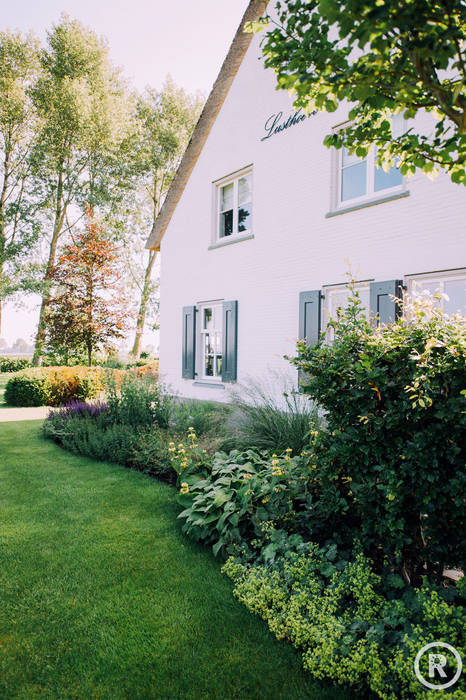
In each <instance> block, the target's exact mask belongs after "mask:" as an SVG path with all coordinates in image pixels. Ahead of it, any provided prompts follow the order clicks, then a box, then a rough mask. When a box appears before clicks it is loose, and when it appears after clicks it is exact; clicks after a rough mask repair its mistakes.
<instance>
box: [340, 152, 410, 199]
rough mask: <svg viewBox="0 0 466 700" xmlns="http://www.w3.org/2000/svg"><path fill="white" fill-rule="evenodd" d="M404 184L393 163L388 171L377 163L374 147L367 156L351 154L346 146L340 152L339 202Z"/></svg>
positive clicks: (375, 193) (371, 195) (374, 193)
mask: <svg viewBox="0 0 466 700" xmlns="http://www.w3.org/2000/svg"><path fill="white" fill-rule="evenodd" d="M402 184H403V177H402V175H401V173H400V171H399V169H398V168H397V167H396V165H393V166H392V167H391V168H390V170H389V171H388V172H385V170H384V169H383V168H380V167H378V166H377V164H376V151H375V149H374V148H372V149H371V150H370V151H369V153H368V155H367V157H366V158H358V156H356V155H350V154H349V153H348V151H347V150H346V148H342V149H341V152H340V169H339V188H338V189H339V193H338V195H339V203H340V204H343V203H346V202H348V201H349V200H351V201H353V200H362V199H367V198H371V197H375V196H376V195H377V194H378V193H379V192H382V190H384V191H385V190H392V189H393V188H397V187H400V185H402Z"/></svg>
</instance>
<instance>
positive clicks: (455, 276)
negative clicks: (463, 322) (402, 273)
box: [408, 270, 466, 316]
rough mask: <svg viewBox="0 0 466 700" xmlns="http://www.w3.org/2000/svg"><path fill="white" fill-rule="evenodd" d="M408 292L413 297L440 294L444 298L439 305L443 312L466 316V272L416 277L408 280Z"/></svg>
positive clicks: (439, 301)
mask: <svg viewBox="0 0 466 700" xmlns="http://www.w3.org/2000/svg"><path fill="white" fill-rule="evenodd" d="M408 291H409V294H410V296H412V297H416V296H418V295H422V293H423V292H429V293H430V294H434V293H435V292H438V293H440V294H441V295H442V296H441V299H440V300H438V301H437V303H438V305H439V306H440V308H441V309H442V310H443V311H445V312H446V313H447V314H455V313H459V314H461V315H463V316H466V270H459V271H451V272H444V273H433V274H429V275H425V276H424V275H415V276H413V277H411V278H409V279H408Z"/></svg>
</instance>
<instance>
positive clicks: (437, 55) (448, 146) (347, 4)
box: [250, 0, 466, 184]
mask: <svg viewBox="0 0 466 700" xmlns="http://www.w3.org/2000/svg"><path fill="white" fill-rule="evenodd" d="M277 13H278V21H277V20H276V19H272V18H271V17H270V16H269V15H267V16H266V17H264V18H262V19H261V20H259V22H258V23H255V24H254V25H251V26H250V30H254V31H256V30H260V29H261V28H263V27H264V25H266V26H269V29H268V31H267V33H266V35H265V38H264V42H263V52H264V56H265V65H266V67H270V68H273V69H274V70H275V72H276V74H277V81H278V87H279V88H281V89H284V90H288V91H290V92H291V93H292V94H294V96H295V103H294V104H295V106H296V107H301V108H304V109H305V110H313V109H316V110H325V111H328V112H333V111H334V110H336V109H337V107H338V104H339V103H341V102H342V101H347V102H348V103H350V106H351V109H350V112H349V119H350V120H351V124H349V125H347V126H345V127H344V128H342V129H341V130H340V131H338V133H333V134H329V135H328V136H327V137H326V138H325V141H324V143H325V144H326V145H327V146H329V147H330V146H335V147H337V148H341V147H342V146H346V147H347V148H348V149H349V151H350V152H351V153H356V155H358V156H360V157H365V156H366V155H367V153H368V151H369V149H370V148H371V145H374V147H376V148H377V160H378V164H379V165H382V166H384V167H386V168H388V167H390V166H391V165H393V164H394V163H395V162H398V163H399V166H400V170H401V172H402V174H403V175H405V174H409V173H414V172H415V170H416V168H420V169H421V170H423V171H424V172H426V173H432V172H433V171H436V170H439V169H443V170H445V171H446V172H448V173H449V175H450V177H451V179H452V181H453V182H457V183H460V182H461V183H463V184H466V169H465V165H466V43H465V42H466V5H465V3H464V0H413V2H393V0H377V2H373V1H372V0H311V1H310V2H306V1H305V0H285V1H284V2H278V3H277ZM271 24H273V25H274V26H273V27H271ZM270 27H271V28H270ZM422 112H430V113H432V116H434V117H435V118H436V119H437V122H436V124H435V128H432V130H430V129H429V131H431V133H424V132H423V131H421V130H420V129H419V128H418V127H417V126H416V124H415V125H409V128H407V129H406V130H405V131H404V132H403V133H402V134H396V135H394V134H392V131H391V122H390V119H388V118H387V117H389V115H390V114H394V113H395V114H396V113H403V114H404V116H405V118H406V119H413V118H414V117H415V116H416V115H418V114H421V113H422Z"/></svg>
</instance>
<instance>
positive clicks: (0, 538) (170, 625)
mask: <svg viewBox="0 0 466 700" xmlns="http://www.w3.org/2000/svg"><path fill="white" fill-rule="evenodd" d="M39 427H40V423H39V422H37V421H28V422H21V423H4V424H1V425H0V697H1V698H8V699H9V700H10V699H13V698H21V699H26V698H27V699H28V700H29V699H30V698H41V699H42V698H47V699H48V698H60V699H62V698H64V699H68V698H69V699H70V700H71V698H73V699H81V698H83V699H86V700H89V699H91V698H101V699H107V698H108V699H109V700H110V699H112V700H115V699H118V698H131V700H133V699H138V698H164V699H165V700H168V699H172V698H173V699H175V698H177V699H180V700H188V699H190V698H192V699H196V700H197V699H200V700H201V699H202V700H204V699H205V700H217V699H218V700H220V699H222V700H223V699H233V698H239V699H241V700H249V699H251V700H252V699H256V698H257V700H264V699H267V700H270V699H274V698H286V700H294V699H298V698H299V699H304V698H313V699H316V700H317V699H318V700H335V698H350V694H349V693H346V692H344V691H342V690H341V689H339V688H335V687H333V686H329V685H325V684H320V683H318V682H316V681H314V680H313V679H311V678H310V676H309V675H307V674H306V673H305V672H304V671H303V670H302V668H301V661H300V657H299V654H298V653H297V652H296V651H295V650H294V649H293V648H292V647H290V646H288V645H287V644H285V643H280V642H278V641H276V640H275V639H274V638H273V637H272V635H271V634H270V632H269V631H268V630H267V628H266V626H265V625H264V624H263V623H262V621H261V620H259V619H258V618H256V617H254V616H252V615H251V614H250V613H249V612H248V611H247V610H246V609H245V608H244V607H243V606H242V605H241V604H240V603H239V602H237V601H236V600H235V599H234V598H233V596H232V593H231V586H230V583H229V581H228V580H227V579H226V578H224V577H223V576H222V575H221V574H220V570H219V569H220V567H219V564H218V562H216V561H215V560H214V559H213V558H212V556H211V554H210V552H208V551H207V550H206V549H203V548H201V547H199V546H196V545H194V544H192V543H190V542H189V541H188V540H186V539H185V538H184V537H183V536H182V535H181V533H180V530H179V527H178V524H177V522H176V515H177V507H176V504H175V501H174V491H173V490H172V489H171V488H170V487H168V486H166V485H164V484H161V483H159V482H157V481H155V480H153V479H150V478H149V477H147V476H145V475H143V474H140V473H137V472H132V471H128V470H125V469H123V468H122V467H119V466H115V465H110V464H105V463H97V462H95V461H93V460H90V459H87V458H83V457H78V456H75V455H71V454H69V453H66V452H64V451H62V450H61V449H60V448H58V447H57V446H55V445H53V444H51V443H49V442H46V441H45V440H43V439H42V438H41V436H40V435H39Z"/></svg>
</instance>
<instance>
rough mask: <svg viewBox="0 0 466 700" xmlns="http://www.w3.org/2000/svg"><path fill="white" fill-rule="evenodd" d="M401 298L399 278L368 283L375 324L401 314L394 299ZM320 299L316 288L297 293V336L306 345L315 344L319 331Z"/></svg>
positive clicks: (401, 285)
mask: <svg viewBox="0 0 466 700" xmlns="http://www.w3.org/2000/svg"><path fill="white" fill-rule="evenodd" d="M402 298H403V283H402V281H401V280H389V281H387V282H371V284H370V313H371V317H373V318H375V319H376V324H377V325H378V326H379V325H386V324H387V323H393V322H394V321H396V319H397V318H399V316H400V314H401V308H400V304H399V303H397V301H396V300H398V299H402ZM321 301H322V292H321V291H320V289H316V290H314V291H312V292H301V294H300V295H299V336H298V337H299V338H300V339H301V340H305V341H306V345H307V346H308V347H309V346H310V345H315V344H316V343H317V342H318V340H319V338H320V333H321V325H322V324H321Z"/></svg>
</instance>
